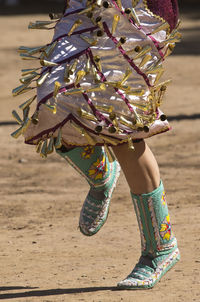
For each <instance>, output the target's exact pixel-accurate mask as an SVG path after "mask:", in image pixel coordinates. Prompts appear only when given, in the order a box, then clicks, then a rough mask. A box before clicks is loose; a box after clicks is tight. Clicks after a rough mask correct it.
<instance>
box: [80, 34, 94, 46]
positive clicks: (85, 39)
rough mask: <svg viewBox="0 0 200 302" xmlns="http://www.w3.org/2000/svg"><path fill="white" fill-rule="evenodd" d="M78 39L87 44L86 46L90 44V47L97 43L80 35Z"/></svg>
mask: <svg viewBox="0 0 200 302" xmlns="http://www.w3.org/2000/svg"><path fill="white" fill-rule="evenodd" d="M80 38H81V39H82V40H84V41H85V42H87V43H88V44H90V45H91V46H95V45H96V44H97V42H98V40H96V39H93V38H89V37H87V36H83V35H80Z"/></svg>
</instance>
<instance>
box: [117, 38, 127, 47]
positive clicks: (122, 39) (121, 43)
mask: <svg viewBox="0 0 200 302" xmlns="http://www.w3.org/2000/svg"><path fill="white" fill-rule="evenodd" d="M124 43H126V37H121V38H120V40H119V42H118V43H117V44H116V47H120V46H121V45H123V44H124Z"/></svg>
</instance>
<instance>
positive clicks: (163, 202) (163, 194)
mask: <svg viewBox="0 0 200 302" xmlns="http://www.w3.org/2000/svg"><path fill="white" fill-rule="evenodd" d="M161 203H162V205H163V206H165V205H166V204H167V201H166V194H165V191H163V193H162V197H161Z"/></svg>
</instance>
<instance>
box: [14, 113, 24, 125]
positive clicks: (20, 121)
mask: <svg viewBox="0 0 200 302" xmlns="http://www.w3.org/2000/svg"><path fill="white" fill-rule="evenodd" d="M12 116H13V117H14V119H15V120H16V121H17V123H18V124H19V125H22V124H23V121H22V119H21V118H20V116H19V115H18V113H17V112H16V111H15V110H13V111H12Z"/></svg>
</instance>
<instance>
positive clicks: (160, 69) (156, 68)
mask: <svg viewBox="0 0 200 302" xmlns="http://www.w3.org/2000/svg"><path fill="white" fill-rule="evenodd" d="M163 70H164V68H163V66H162V65H160V66H157V67H153V68H151V69H148V70H147V71H145V73H146V74H151V73H159V72H161V71H163Z"/></svg>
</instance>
